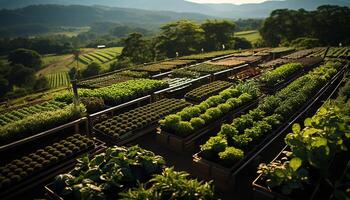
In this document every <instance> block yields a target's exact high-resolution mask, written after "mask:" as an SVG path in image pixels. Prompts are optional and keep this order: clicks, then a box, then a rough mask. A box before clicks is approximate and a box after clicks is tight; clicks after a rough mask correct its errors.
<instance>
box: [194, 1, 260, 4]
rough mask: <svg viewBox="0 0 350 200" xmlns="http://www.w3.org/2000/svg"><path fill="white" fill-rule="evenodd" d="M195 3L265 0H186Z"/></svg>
mask: <svg viewBox="0 0 350 200" xmlns="http://www.w3.org/2000/svg"><path fill="white" fill-rule="evenodd" d="M187 1H192V2H196V3H234V4H243V3H260V2H263V1H266V0H187Z"/></svg>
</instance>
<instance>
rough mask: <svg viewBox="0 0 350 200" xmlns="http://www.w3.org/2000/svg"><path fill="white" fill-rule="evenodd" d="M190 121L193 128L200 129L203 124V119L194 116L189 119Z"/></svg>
mask: <svg viewBox="0 0 350 200" xmlns="http://www.w3.org/2000/svg"><path fill="white" fill-rule="evenodd" d="M190 123H191V125H192V127H193V128H194V129H197V130H198V129H200V128H202V127H203V126H204V125H205V121H204V120H203V119H202V118H199V117H195V118H192V119H191V120H190Z"/></svg>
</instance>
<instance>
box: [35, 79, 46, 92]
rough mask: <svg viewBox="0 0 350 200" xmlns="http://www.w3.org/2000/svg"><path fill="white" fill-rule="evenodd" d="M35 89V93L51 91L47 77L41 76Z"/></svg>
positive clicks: (36, 82)
mask: <svg viewBox="0 0 350 200" xmlns="http://www.w3.org/2000/svg"><path fill="white" fill-rule="evenodd" d="M33 89H34V91H39V90H46V89H49V81H48V80H47V78H46V77H45V76H39V78H38V79H36V81H35V84H34V87H33Z"/></svg>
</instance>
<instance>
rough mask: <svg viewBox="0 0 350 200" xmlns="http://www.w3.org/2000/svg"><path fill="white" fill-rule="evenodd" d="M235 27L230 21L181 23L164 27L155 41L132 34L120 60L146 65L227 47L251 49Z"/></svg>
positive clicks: (127, 40) (124, 41) (177, 22)
mask: <svg viewBox="0 0 350 200" xmlns="http://www.w3.org/2000/svg"><path fill="white" fill-rule="evenodd" d="M235 27H236V26H235V24H234V23H233V22H232V21H228V20H207V21H206V22H204V23H202V24H198V23H196V22H192V21H188V20H180V21H176V22H173V23H169V24H166V25H164V26H162V27H161V28H160V30H161V31H160V33H159V34H158V35H156V36H155V37H152V38H146V37H144V36H143V35H142V34H140V33H132V34H130V35H129V36H128V37H127V38H125V39H124V40H123V46H124V49H123V52H122V54H121V55H120V59H121V60H125V59H128V60H130V61H131V62H133V63H144V62H150V61H154V60H159V59H163V58H165V57H169V58H171V57H175V56H178V55H179V56H182V55H188V54H192V53H198V52H202V51H215V50H221V49H223V47H224V48H226V49H232V48H249V47H251V44H250V43H249V42H248V41H244V40H242V39H237V38H235V37H234V32H235ZM237 40H238V42H236V41H237ZM237 44H239V45H240V46H237Z"/></svg>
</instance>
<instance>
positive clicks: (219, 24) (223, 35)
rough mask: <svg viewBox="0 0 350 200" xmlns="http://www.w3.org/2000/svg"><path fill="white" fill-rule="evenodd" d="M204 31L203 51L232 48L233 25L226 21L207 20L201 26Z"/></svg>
mask: <svg viewBox="0 0 350 200" xmlns="http://www.w3.org/2000/svg"><path fill="white" fill-rule="evenodd" d="M201 27H202V29H203V30H204V37H205V39H204V42H203V46H204V49H205V50H209V51H213V50H219V49H221V48H222V45H225V47H226V48H233V45H234V42H233V37H234V32H235V24H234V23H233V22H231V21H227V20H220V21H219V20H207V21H206V22H205V23H203V24H202V25H201Z"/></svg>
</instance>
